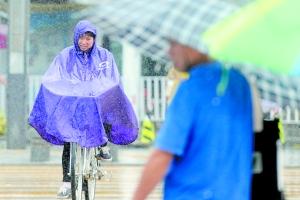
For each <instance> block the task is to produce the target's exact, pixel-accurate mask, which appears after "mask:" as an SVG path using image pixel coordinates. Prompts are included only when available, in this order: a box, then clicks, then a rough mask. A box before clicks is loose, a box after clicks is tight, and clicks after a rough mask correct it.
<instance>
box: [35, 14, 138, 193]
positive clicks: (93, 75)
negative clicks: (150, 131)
mask: <svg viewBox="0 0 300 200" xmlns="http://www.w3.org/2000/svg"><path fill="white" fill-rule="evenodd" d="M96 35H97V33H96V28H95V27H94V26H93V25H92V24H91V23H90V22H88V21H86V20H83V21H80V22H78V24H77V25H76V26H75V29H74V45H73V46H70V47H67V48H65V49H64V50H62V51H61V52H60V53H59V54H58V55H57V56H56V57H55V59H54V61H53V62H52V64H51V66H50V67H49V69H48V70H47V72H46V73H45V75H44V77H43V79H42V84H41V88H40V91H39V93H38V96H37V98H36V101H35V105H34V107H33V110H32V112H31V114H30V117H29V123H30V125H31V126H33V127H34V128H35V129H36V130H37V132H38V133H39V134H40V135H41V137H42V138H43V139H45V140H46V141H48V142H50V143H52V144H58V145H64V149H63V154H62V167H63V184H62V186H61V187H60V189H59V192H58V198H69V197H71V184H70V180H71V178H70V176H69V174H68V173H69V160H70V143H69V142H76V143H79V144H80V145H81V146H83V147H97V146H99V148H100V151H99V152H100V153H99V154H98V155H97V159H101V160H106V161H109V160H111V159H112V157H111V155H110V151H109V148H108V147H107V142H108V141H110V142H112V143H114V144H120V145H126V144H129V143H131V142H133V141H135V139H136V138H137V134H138V123H137V119H136V115H135V113H134V111H133V108H132V106H131V104H130V102H129V100H128V98H127V97H126V95H125V93H124V91H123V88H122V86H121V83H120V80H119V73H118V70H117V66H116V63H115V61H114V57H113V55H112V53H110V52H109V51H108V50H107V49H104V48H102V47H98V46H97V45H96V44H95V39H96Z"/></svg>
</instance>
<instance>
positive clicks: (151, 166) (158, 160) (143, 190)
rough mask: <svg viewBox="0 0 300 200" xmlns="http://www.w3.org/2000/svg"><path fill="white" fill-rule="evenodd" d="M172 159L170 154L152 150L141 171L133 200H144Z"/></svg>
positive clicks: (162, 175) (161, 177)
mask: <svg viewBox="0 0 300 200" xmlns="http://www.w3.org/2000/svg"><path fill="white" fill-rule="evenodd" d="M172 159H173V155H172V154H170V153H168V152H165V151H161V150H154V152H153V153H152V154H151V156H150V158H149V160H148V162H147V164H146V166H145V168H144V170H143V173H142V176H141V179H140V182H139V184H138V186H137V188H136V191H135V193H134V196H133V200H144V199H146V197H147V196H148V195H149V193H150V192H151V191H152V190H153V189H154V187H155V186H156V185H157V184H158V183H159V182H160V181H161V180H162V179H163V177H164V175H165V174H166V171H167V169H168V167H169V164H170V161H171V160H172Z"/></svg>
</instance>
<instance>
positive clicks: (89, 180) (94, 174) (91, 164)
mask: <svg viewBox="0 0 300 200" xmlns="http://www.w3.org/2000/svg"><path fill="white" fill-rule="evenodd" d="M86 155H87V161H88V162H87V173H86V176H85V177H84V185H85V186H86V188H85V189H84V190H85V199H86V200H94V198H95V189H96V181H97V178H98V161H97V159H96V157H95V155H96V148H91V149H89V150H88V151H87V154H86Z"/></svg>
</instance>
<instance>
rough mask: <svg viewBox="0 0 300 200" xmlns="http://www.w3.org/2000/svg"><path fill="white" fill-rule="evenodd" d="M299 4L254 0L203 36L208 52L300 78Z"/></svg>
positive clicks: (221, 58)
mask: <svg viewBox="0 0 300 200" xmlns="http://www.w3.org/2000/svg"><path fill="white" fill-rule="evenodd" d="M299 11H300V1H299V0H257V1H255V2H253V3H251V4H248V6H246V7H244V8H242V9H240V10H239V11H238V12H236V13H235V14H233V15H232V16H230V17H228V18H226V19H225V20H223V21H221V22H220V23H218V24H216V25H215V26H213V27H211V28H210V29H209V30H208V31H206V32H205V34H204V35H203V39H204V41H205V42H206V43H207V45H208V47H209V49H210V53H211V55H212V56H213V57H216V58H218V59H220V60H223V61H225V62H242V63H243V62H247V63H251V64H253V65H255V66H258V67H262V68H265V69H268V70H270V71H272V72H275V73H278V74H289V75H300V20H299Z"/></svg>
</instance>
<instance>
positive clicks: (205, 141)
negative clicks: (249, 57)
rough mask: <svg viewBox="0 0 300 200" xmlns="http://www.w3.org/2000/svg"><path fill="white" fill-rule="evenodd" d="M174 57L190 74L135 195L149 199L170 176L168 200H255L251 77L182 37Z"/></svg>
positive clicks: (166, 184)
mask: <svg viewBox="0 0 300 200" xmlns="http://www.w3.org/2000/svg"><path fill="white" fill-rule="evenodd" d="M169 55H170V58H171V60H172V61H173V63H174V66H176V68H177V69H178V70H179V71H182V72H189V73H190V76H189V78H188V79H187V80H186V81H183V82H182V84H181V85H180V86H179V88H178V91H177V93H176V94H175V97H174V99H173V100H172V102H171V104H170V107H169V108H168V110H167V114H166V120H165V122H164V123H163V125H162V127H161V129H160V131H159V133H158V138H157V140H156V142H155V150H154V152H153V153H152V154H151V156H150V158H149V160H148V162H147V164H146V166H145V168H144V171H143V174H142V177H141V181H140V183H139V185H138V187H137V190H136V192H135V194H134V197H133V199H134V200H143V199H146V198H147V196H148V194H149V193H150V192H151V191H152V189H153V188H154V187H155V186H156V184H157V183H159V182H160V181H161V180H162V179H163V178H164V177H165V180H164V198H163V199H166V200H173V199H215V200H223V199H231V200H241V199H243V200H250V193H251V176H252V150H253V147H252V145H253V144H252V139H253V124H252V100H251V89H250V85H249V83H248V81H247V79H246V78H245V77H244V76H243V75H242V74H241V73H239V72H238V71H236V70H234V69H225V68H224V66H222V64H221V63H219V62H217V61H214V60H212V59H211V58H210V57H209V56H208V55H207V54H205V53H202V52H201V51H200V50H196V49H194V48H193V47H189V46H187V45H183V44H180V43H178V42H176V41H172V42H171V46H170V50H169ZM219 88H221V89H219ZM199 170H200V171H199Z"/></svg>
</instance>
